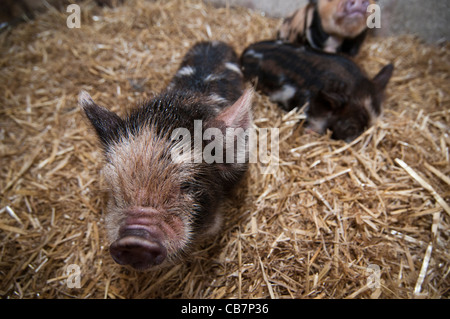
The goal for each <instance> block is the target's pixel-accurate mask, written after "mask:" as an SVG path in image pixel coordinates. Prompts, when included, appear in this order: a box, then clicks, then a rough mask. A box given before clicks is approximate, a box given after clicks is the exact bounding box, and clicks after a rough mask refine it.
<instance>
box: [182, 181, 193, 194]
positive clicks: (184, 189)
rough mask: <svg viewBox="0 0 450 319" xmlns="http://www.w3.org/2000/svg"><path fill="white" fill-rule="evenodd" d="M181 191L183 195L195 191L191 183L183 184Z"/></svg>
mask: <svg viewBox="0 0 450 319" xmlns="http://www.w3.org/2000/svg"><path fill="white" fill-rule="evenodd" d="M180 190H181V192H182V193H190V192H192V191H193V185H192V184H191V183H182V184H181V186H180Z"/></svg>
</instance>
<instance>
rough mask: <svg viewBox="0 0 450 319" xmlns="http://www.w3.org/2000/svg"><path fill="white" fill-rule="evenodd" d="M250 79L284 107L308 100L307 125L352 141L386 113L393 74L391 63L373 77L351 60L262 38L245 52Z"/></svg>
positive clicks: (247, 75)
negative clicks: (385, 102)
mask: <svg viewBox="0 0 450 319" xmlns="http://www.w3.org/2000/svg"><path fill="white" fill-rule="evenodd" d="M241 64H242V69H243V72H244V77H245V79H246V80H249V81H253V80H255V82H256V83H257V87H256V88H257V89H258V90H260V91H261V92H262V93H264V94H267V95H269V97H270V98H271V100H272V101H274V102H277V103H278V104H279V105H280V106H281V107H282V108H283V109H284V110H286V111H289V110H292V109H293V108H295V107H302V106H303V105H304V104H305V103H306V102H309V105H308V107H307V109H306V115H307V119H306V127H307V128H308V129H310V130H312V131H315V132H317V133H321V134H322V133H324V132H325V131H326V130H327V129H330V130H331V131H332V132H333V134H332V137H333V138H335V139H342V140H345V141H346V142H350V141H352V140H353V139H355V138H356V137H357V136H359V135H360V134H361V133H363V132H364V130H365V129H366V128H367V127H368V126H370V125H372V123H373V122H374V120H375V119H376V118H377V117H378V116H379V115H380V114H381V111H382V108H381V102H382V98H383V92H384V90H385V88H386V86H387V84H388V82H389V79H390V78H391V75H392V72H393V65H392V64H388V65H386V66H385V67H384V68H382V69H381V71H380V72H379V73H378V74H377V75H376V76H375V77H374V78H373V79H369V78H368V77H367V75H366V74H365V73H364V72H363V71H362V70H361V69H360V68H359V67H358V66H357V65H356V64H355V63H354V62H353V61H352V60H350V59H349V58H347V57H345V56H342V55H338V54H328V53H325V52H320V51H316V50H312V49H309V48H306V47H304V46H295V45H292V44H288V43H282V42H281V41H262V42H258V43H255V44H252V45H250V46H249V47H247V48H246V49H245V50H244V52H243V53H242V56H241Z"/></svg>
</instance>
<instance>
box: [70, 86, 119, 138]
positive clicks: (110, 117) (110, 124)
mask: <svg viewBox="0 0 450 319" xmlns="http://www.w3.org/2000/svg"><path fill="white" fill-rule="evenodd" d="M78 104H79V106H80V107H81V109H82V110H83V111H84V113H85V114H86V116H87V118H88V119H89V121H90V122H91V124H92V126H93V127H94V128H95V130H96V132H97V135H98V137H99V138H100V141H101V142H102V143H103V145H105V146H106V145H108V144H109V142H110V141H111V137H112V136H114V135H115V134H116V132H117V130H118V128H119V127H120V125H121V124H122V119H121V118H120V117H119V116H118V115H117V114H116V113H114V112H112V111H109V110H108V109H106V108H104V107H102V106H99V105H97V104H95V102H94V100H92V98H91V96H90V95H89V93H87V92H86V91H81V92H80V94H79V95H78Z"/></svg>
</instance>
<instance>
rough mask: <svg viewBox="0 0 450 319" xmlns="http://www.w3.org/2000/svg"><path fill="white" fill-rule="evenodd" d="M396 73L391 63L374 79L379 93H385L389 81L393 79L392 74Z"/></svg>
mask: <svg viewBox="0 0 450 319" xmlns="http://www.w3.org/2000/svg"><path fill="white" fill-rule="evenodd" d="M393 72H394V66H393V65H392V64H391V63H390V64H388V65H385V66H384V67H383V68H382V69H381V71H380V72H378V74H377V75H375V77H374V78H373V80H372V82H373V83H374V84H375V86H376V88H377V89H378V91H380V92H381V91H384V89H385V88H386V86H387V84H388V82H389V80H390V79H391V76H392V73H393Z"/></svg>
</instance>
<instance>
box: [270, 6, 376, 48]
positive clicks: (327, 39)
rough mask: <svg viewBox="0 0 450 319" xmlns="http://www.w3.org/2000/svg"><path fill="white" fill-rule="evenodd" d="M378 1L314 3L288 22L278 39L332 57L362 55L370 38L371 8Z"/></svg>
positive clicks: (296, 13) (297, 12) (283, 24)
mask: <svg viewBox="0 0 450 319" xmlns="http://www.w3.org/2000/svg"><path fill="white" fill-rule="evenodd" d="M371 4H374V0H310V1H309V3H308V4H307V5H306V6H305V7H303V8H301V9H298V10H297V11H295V12H294V13H293V14H292V15H290V16H289V17H287V18H286V19H284V21H283V23H282V25H281V27H280V29H279V30H278V33H277V37H278V39H279V40H282V41H284V42H290V43H296V44H303V45H308V46H310V47H312V48H315V49H317V50H323V51H325V52H330V53H336V52H340V53H345V54H348V55H351V56H354V55H356V54H357V53H358V51H359V48H360V47H361V45H362V43H363V42H364V39H365V37H366V34H367V32H368V28H367V18H368V16H369V13H368V12H367V8H368V7H369V5H371Z"/></svg>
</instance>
